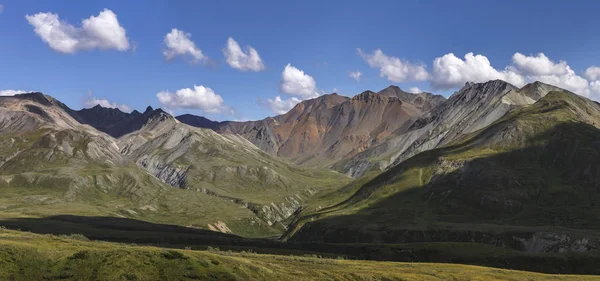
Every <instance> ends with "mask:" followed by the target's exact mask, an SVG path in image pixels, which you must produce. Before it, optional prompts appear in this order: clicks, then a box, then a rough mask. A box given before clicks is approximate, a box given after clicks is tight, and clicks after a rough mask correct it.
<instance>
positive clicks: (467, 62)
mask: <svg viewBox="0 0 600 281" xmlns="http://www.w3.org/2000/svg"><path fill="white" fill-rule="evenodd" d="M358 53H359V55H360V56H362V57H363V58H364V59H365V61H366V62H367V63H368V64H369V65H370V66H371V67H375V68H379V70H380V76H382V77H386V78H387V79H389V80H391V81H394V82H408V81H423V80H427V81H429V83H430V85H431V87H432V88H434V89H455V88H460V87H462V86H463V85H464V84H465V83H466V82H476V83H480V82H486V81H489V80H495V79H501V80H504V81H506V82H509V83H511V84H513V85H515V86H517V87H521V86H523V85H525V84H526V83H528V82H533V81H541V82H544V83H548V84H552V85H555V86H558V87H561V88H564V89H567V90H570V91H572V92H575V93H577V94H580V95H583V96H588V97H594V98H600V67H597V66H591V67H589V68H588V69H587V70H586V71H585V72H584V76H585V78H584V77H582V76H580V75H578V74H577V73H576V72H575V71H573V69H571V67H570V66H569V65H568V63H567V62H566V61H558V62H555V61H553V60H551V59H550V58H548V57H547V56H546V55H545V54H543V53H539V54H536V55H524V54H522V53H515V54H514V55H513V56H512V63H511V64H510V65H508V66H506V67H505V68H503V69H496V68H494V67H493V66H492V65H491V63H490V61H489V60H488V58H487V57H486V56H484V55H481V54H477V55H475V54H473V53H467V54H466V55H465V56H464V58H459V57H457V56H455V55H454V54H453V53H448V54H445V55H443V56H441V57H437V58H435V59H434V61H433V64H432V69H431V71H430V72H428V71H427V69H426V68H425V67H424V66H422V65H414V64H411V63H409V62H407V61H405V60H402V59H400V58H396V57H390V56H387V55H385V54H384V53H383V52H381V51H380V50H376V51H374V52H373V54H365V53H364V52H362V51H361V50H360V49H358ZM586 78H587V79H586Z"/></svg>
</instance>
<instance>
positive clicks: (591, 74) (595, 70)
mask: <svg viewBox="0 0 600 281" xmlns="http://www.w3.org/2000/svg"><path fill="white" fill-rule="evenodd" d="M585 77H587V79H589V80H591V81H596V80H600V67H598V66H590V67H588V69H586V70H585Z"/></svg>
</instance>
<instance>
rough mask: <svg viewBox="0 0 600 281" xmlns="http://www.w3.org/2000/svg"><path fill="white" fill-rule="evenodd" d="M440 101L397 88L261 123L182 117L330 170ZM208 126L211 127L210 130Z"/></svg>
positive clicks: (315, 104) (332, 100)
mask: <svg viewBox="0 0 600 281" xmlns="http://www.w3.org/2000/svg"><path fill="white" fill-rule="evenodd" d="M443 100H445V99H444V98H443V97H442V96H435V95H432V94H429V93H420V94H410V93H406V92H403V91H402V90H400V88H398V87H389V88H387V89H385V90H383V91H381V92H379V93H374V92H371V91H365V92H363V93H361V94H359V95H356V96H355V97H353V98H351V99H350V98H347V97H343V96H339V95H337V94H331V95H323V96H321V97H318V98H315V99H311V100H306V101H303V102H301V103H299V104H298V105H296V106H295V107H294V108H293V109H292V110H290V111H289V112H288V113H286V114H283V115H278V116H275V117H269V118H266V119H263V120H260V121H250V122H221V123H218V124H216V125H215V124H214V123H207V122H205V120H202V119H199V118H191V117H189V116H181V117H180V118H179V120H180V121H182V122H184V123H187V124H189V125H192V126H201V127H202V125H198V124H200V123H202V124H205V126H206V127H207V128H212V129H214V130H215V131H217V132H219V133H222V134H238V135H241V136H243V137H244V138H246V139H247V140H249V141H250V142H252V143H253V144H254V145H256V146H257V147H259V148H260V149H262V150H263V151H265V152H267V153H271V154H274V155H277V156H280V157H285V158H288V159H291V160H292V161H293V162H294V163H296V164H303V165H308V166H329V165H331V164H332V163H335V162H337V161H339V160H342V159H347V158H349V157H352V156H354V155H356V154H358V153H360V152H362V151H364V150H365V149H367V148H369V147H372V146H374V145H376V144H378V143H381V142H382V141H383V140H384V139H386V138H387V137H389V136H391V135H393V134H399V133H402V132H404V131H405V130H406V129H408V128H409V127H410V125H411V124H412V121H413V120H414V119H416V118H417V117H419V116H421V115H422V114H423V112H426V111H428V110H430V109H431V108H433V107H435V106H437V105H439V104H440V103H441V102H442V101H443ZM206 124H207V125H206Z"/></svg>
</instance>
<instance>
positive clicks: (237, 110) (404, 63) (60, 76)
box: [0, 0, 600, 120]
mask: <svg viewBox="0 0 600 281" xmlns="http://www.w3.org/2000/svg"><path fill="white" fill-rule="evenodd" d="M0 4H1V5H2V9H1V10H2V12H1V13H0V38H2V41H1V43H0V91H2V90H4V91H6V90H35V91H41V92H44V93H46V94H50V95H52V96H54V97H56V98H58V99H59V100H61V101H63V102H65V103H66V104H67V105H69V106H70V107H72V108H81V107H82V106H89V105H91V104H93V103H98V102H100V100H106V101H109V102H110V103H116V104H119V105H127V106H128V107H129V108H133V109H137V110H140V111H142V110H143V109H144V108H145V107H146V106H147V105H151V106H153V107H166V108H167V109H168V110H170V111H171V112H173V113H174V114H180V113H193V114H197V115H204V116H207V117H209V118H212V119H216V120H227V119H241V120H245V119H261V118H264V117H266V116H269V115H273V114H274V111H275V112H283V111H285V109H288V108H289V106H291V105H293V103H295V102H297V101H299V100H302V99H306V98H310V97H313V96H316V95H319V94H323V93H331V92H333V91H334V90H335V91H337V92H338V93H340V94H343V95H347V96H352V95H355V94H357V93H360V92H362V91H364V90H368V89H370V90H380V89H382V88H385V87H387V86H388V85H390V84H394V85H399V86H400V87H401V88H403V89H405V90H409V89H411V88H413V87H417V88H418V89H419V90H423V91H430V92H434V93H440V94H444V95H446V96H447V95H449V94H451V93H452V92H453V91H455V90H457V89H458V88H460V85H462V84H464V82H466V81H476V82H480V81H479V80H481V81H483V80H489V79H496V78H499V79H504V80H507V81H509V82H512V83H514V84H523V83H526V82H529V81H532V80H542V81H544V82H549V83H552V84H556V85H558V86H561V87H565V88H568V89H570V90H573V91H576V92H577V93H579V94H582V95H585V96H588V97H590V98H593V99H596V100H597V99H598V97H600V68H596V67H594V66H597V65H600V48H598V47H599V46H600V33H599V30H598V26H600V17H598V16H597V11H598V10H600V2H597V1H466V0H464V1H294V2H292V1H259V2H254V1H70V0H65V1H61V0H57V1H27V0H18V1H12V0H0ZM105 9H107V10H109V12H110V13H112V14H114V16H116V18H115V20H118V22H117V27H120V28H122V29H123V30H124V32H125V33H124V34H118V29H114V28H113V29H111V28H108V30H107V31H106V32H105V31H102V33H101V35H98V34H100V33H97V32H96V31H98V30H101V29H102V28H104V27H105V26H103V25H102V22H100V23H99V24H98V25H95V27H93V28H90V29H85V28H83V27H82V20H84V19H89V18H90V17H99V14H101V12H103V11H104V10H105ZM39 13H51V14H55V15H57V16H58V17H59V18H60V21H61V23H60V25H61V26H60V27H56V26H55V27H54V28H62V29H63V30H66V32H67V34H68V35H69V36H71V37H72V38H70V39H73V40H76V41H77V44H76V45H73V46H74V47H73V46H71V47H64V46H63V47H56V46H58V45H55V47H54V48H53V47H52V46H51V44H50V43H49V42H48V41H47V40H46V41H44V40H43V35H40V34H38V32H36V27H37V28H39V29H40V30H44V28H45V27H48V26H47V25H48V22H45V21H43V20H42V19H43V18H42V17H35V16H36V15H38V14H39ZM26 15H29V16H30V17H31V18H30V19H29V20H28V19H27V18H26ZM44 15H48V14H44ZM104 16H107V15H106V14H105V15H103V16H102V17H104ZM107 17H108V16H107ZM46 19H47V18H46ZM45 25H46V26H45ZM173 29H177V30H178V31H180V32H181V34H184V35H185V36H188V37H186V38H187V39H188V40H189V41H192V42H193V43H194V45H195V49H193V51H192V52H187V53H184V52H179V53H178V52H176V51H172V52H171V55H170V56H169V55H166V54H167V51H168V50H169V46H168V44H167V43H166V41H165V40H166V39H165V37H166V36H167V34H169V33H171V32H172V31H173ZM115 32H116V33H115ZM122 35H124V36H122ZM230 37H231V38H233V40H235V42H237V43H238V44H239V45H240V47H241V51H242V52H245V53H244V54H242V57H241V61H240V60H238V61H237V62H238V64H237V65H238V69H236V68H234V67H232V66H231V65H230V63H228V61H227V59H226V57H225V55H224V52H223V49H224V48H226V45H227V42H228V38H230ZM49 40H56V36H54V37H52V38H50V39H49ZM176 43H181V42H179V41H178V42H176ZM248 45H249V46H251V47H252V48H253V49H254V50H255V51H256V52H257V54H258V56H259V57H260V61H259V62H258V63H257V62H256V60H254V61H249V60H248V59H247V58H248V57H251V56H250V55H249V53H248V49H244V47H245V46H248ZM176 47H177V46H176ZM61 48H62V49H61ZM179 48H180V49H179V50H184V49H181V46H179ZM357 49H360V51H359V50H357ZM185 50H189V48H188V49H185ZM378 50H379V51H378ZM198 51H199V52H201V54H202V55H201V56H200V55H198V54H199V53H198ZM468 53H473V55H472V56H470V57H469V58H465V55H466V54H468ZM517 53H518V54H517ZM540 53H543V54H544V55H540ZM178 54H179V55H178ZM194 54H195V56H196V57H194ZM235 54H237V55H238V57H237V58H238V59H239V58H240V56H239V55H240V54H239V52H238V53H235ZM450 54H453V55H450ZM478 55H480V56H478ZM244 56H246V57H244ZM486 61H487V63H486ZM288 64H289V67H288V68H287V70H285V69H286V66H287V65H288ZM239 68H241V69H243V70H240V69H239ZM284 70H285V71H284ZM356 71H358V72H360V73H361V75H360V77H359V79H358V81H357V80H356V79H353V78H351V77H350V75H349V73H350V72H356ZM284 72H285V73H284ZM194 86H198V87H194ZM517 86H521V85H517ZM413 90H416V89H413ZM161 92H162V93H163V96H162V97H163V98H162V100H161V99H159V97H157V94H159V93H161ZM277 96H279V97H280V100H281V101H282V102H281V103H278V100H277V99H276V97H277ZM286 101H287V103H286ZM122 108H126V107H122Z"/></svg>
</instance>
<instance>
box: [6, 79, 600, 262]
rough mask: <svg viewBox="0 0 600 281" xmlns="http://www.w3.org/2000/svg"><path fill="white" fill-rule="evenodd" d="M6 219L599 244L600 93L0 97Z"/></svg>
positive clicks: (337, 236)
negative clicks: (98, 101) (70, 103)
mask: <svg viewBox="0 0 600 281" xmlns="http://www.w3.org/2000/svg"><path fill="white" fill-rule="evenodd" d="M0 133H1V134H0V142H1V143H2V146H0V189H2V190H4V191H5V194H7V196H5V197H4V198H2V199H0V210H1V212H0V213H1V214H2V216H3V217H14V216H16V217H23V216H34V217H44V216H49V215H57V214H65V213H66V214H77V215H82V216H117V217H126V218H133V219H140V220H145V221H150V222H156V223H170V224H178V225H183V226H188V227H194V228H202V229H209V230H213V231H218V232H225V233H233V234H237V235H242V236H246V237H272V236H280V235H282V234H283V236H281V239H283V240H288V241H296V242H327V243H373V242H377V243H405V242H440V241H446V242H448V241H454V242H468V241H471V242H473V241H475V242H480V243H487V244H492V245H494V246H502V247H505V248H513V249H517V250H526V251H534V252H535V251H538V252H539V251H555V252H557V251H563V250H577V251H587V250H593V249H597V247H599V246H600V234H599V233H598V232H597V231H598V230H600V221H599V220H598V219H597V217H596V216H595V215H594V214H597V213H598V211H600V209H598V208H599V207H597V206H598V204H597V202H596V200H597V192H598V190H600V181H599V179H600V176H598V175H600V162H599V160H598V159H599V158H598V156H600V155H598V153H599V152H598V151H600V150H599V148H600V143H599V140H600V105H599V104H598V103H596V102H594V101H591V100H589V99H587V98H585V97H581V96H578V95H576V94H574V93H571V92H569V91H566V90H564V89H560V88H558V87H555V86H552V85H548V84H544V83H541V82H534V83H531V84H528V85H526V86H524V87H521V88H518V87H515V86H513V85H511V84H509V83H507V82H504V81H501V80H493V81H488V82H485V83H467V84H465V86H464V87H463V88H462V89H460V90H459V91H457V92H455V93H454V94H452V95H451V96H450V97H449V98H448V99H446V98H444V97H443V96H440V95H434V94H431V93H417V94H413V93H408V92H405V91H402V90H401V89H400V88H398V87H396V86H390V87H387V88H385V89H383V90H381V91H379V92H373V91H364V92H362V93H360V94H357V95H356V96H354V97H345V96H341V95H338V94H328V95H322V96H319V97H317V98H314V99H310V100H305V101H302V102H300V103H298V104H297V105H296V106H295V107H294V108H292V109H291V110H290V111H289V112H287V113H285V114H282V115H277V116H274V117H268V118H265V119H263V120H258V121H247V122H237V121H224V122H216V121H212V120H209V119H207V118H205V117H201V116H195V115H190V114H186V115H181V116H177V117H173V116H172V115H170V114H169V113H167V112H165V111H163V110H161V109H153V108H152V107H148V108H147V109H146V110H145V111H144V112H143V113H142V112H138V111H133V112H131V113H125V112H122V111H120V110H118V109H111V108H103V107H100V106H95V107H93V108H89V109H81V110H73V109H70V108H69V107H67V106H66V105H65V104H63V103H62V102H60V101H58V100H56V99H54V98H52V97H50V96H47V95H44V94H42V93H28V94H21V95H16V96H11V97H0Z"/></svg>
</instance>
